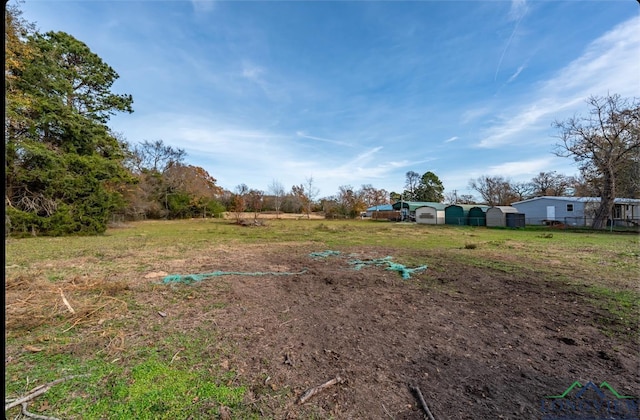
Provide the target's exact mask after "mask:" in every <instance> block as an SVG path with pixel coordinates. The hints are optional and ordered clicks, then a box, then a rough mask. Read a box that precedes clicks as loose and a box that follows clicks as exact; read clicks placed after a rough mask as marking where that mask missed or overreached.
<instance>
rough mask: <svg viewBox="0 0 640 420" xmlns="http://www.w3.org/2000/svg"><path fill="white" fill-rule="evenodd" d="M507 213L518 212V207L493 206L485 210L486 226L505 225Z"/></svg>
mask: <svg viewBox="0 0 640 420" xmlns="http://www.w3.org/2000/svg"><path fill="white" fill-rule="evenodd" d="M507 213H518V209H517V208H515V207H511V206H494V207H491V208H490V209H489V210H487V227H505V226H507V217H506V214H507Z"/></svg>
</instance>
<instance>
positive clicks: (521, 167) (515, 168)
mask: <svg viewBox="0 0 640 420" xmlns="http://www.w3.org/2000/svg"><path fill="white" fill-rule="evenodd" d="M552 162H553V157H546V158H538V159H530V160H521V161H516V162H505V163H501V164H499V165H493V166H489V168H488V170H487V174H489V175H500V176H503V177H505V178H510V177H518V176H522V175H527V176H528V175H535V174H537V173H539V172H543V171H544V170H545V169H546V168H547V167H548V166H549V165H550V164H551V163H552Z"/></svg>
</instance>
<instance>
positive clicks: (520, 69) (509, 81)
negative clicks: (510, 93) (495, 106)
mask: <svg viewBox="0 0 640 420" xmlns="http://www.w3.org/2000/svg"><path fill="white" fill-rule="evenodd" d="M522 70H524V66H520V67H518V69H517V70H516V72H515V73H513V74H512V75H511V77H510V78H509V80H507V84H509V83H511V82H513V81H514V80H516V78H517V77H518V76H519V75H520V73H522Z"/></svg>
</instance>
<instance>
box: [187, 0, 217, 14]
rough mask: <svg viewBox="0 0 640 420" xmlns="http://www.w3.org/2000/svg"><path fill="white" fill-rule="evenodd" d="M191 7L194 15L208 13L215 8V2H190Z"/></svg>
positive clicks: (213, 0)
mask: <svg viewBox="0 0 640 420" xmlns="http://www.w3.org/2000/svg"><path fill="white" fill-rule="evenodd" d="M191 6H192V7H193V10H194V12H196V13H209V12H212V11H213V10H214V9H215V7H216V0H191Z"/></svg>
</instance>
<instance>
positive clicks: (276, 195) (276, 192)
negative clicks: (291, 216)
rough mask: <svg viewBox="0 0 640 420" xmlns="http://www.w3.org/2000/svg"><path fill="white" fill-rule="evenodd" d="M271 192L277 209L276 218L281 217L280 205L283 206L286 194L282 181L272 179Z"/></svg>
mask: <svg viewBox="0 0 640 420" xmlns="http://www.w3.org/2000/svg"><path fill="white" fill-rule="evenodd" d="M269 192H270V193H271V195H272V196H273V206H274V207H275V209H276V218H280V207H281V206H282V200H283V199H284V195H285V191H284V187H283V186H282V183H281V182H280V181H278V180H275V179H274V180H273V181H271V185H269Z"/></svg>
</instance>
